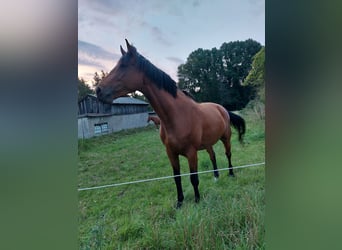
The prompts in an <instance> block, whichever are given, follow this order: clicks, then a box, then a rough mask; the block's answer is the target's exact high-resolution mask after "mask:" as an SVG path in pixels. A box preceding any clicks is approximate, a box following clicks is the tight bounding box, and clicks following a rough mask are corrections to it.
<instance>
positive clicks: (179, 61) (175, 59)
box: [166, 56, 184, 64]
mask: <svg viewBox="0 0 342 250" xmlns="http://www.w3.org/2000/svg"><path fill="white" fill-rule="evenodd" d="M166 59H167V60H169V61H171V62H174V63H176V64H182V63H184V60H182V59H180V58H178V57H174V56H169V57H167V58H166Z"/></svg>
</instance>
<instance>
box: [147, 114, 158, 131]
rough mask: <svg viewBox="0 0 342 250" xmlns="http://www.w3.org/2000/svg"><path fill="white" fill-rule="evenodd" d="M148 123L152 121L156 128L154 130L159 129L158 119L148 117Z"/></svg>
mask: <svg viewBox="0 0 342 250" xmlns="http://www.w3.org/2000/svg"><path fill="white" fill-rule="evenodd" d="M150 121H153V123H154V125H155V126H156V128H157V129H159V126H160V119H159V117H158V116H152V115H149V116H148V118H147V122H148V123H149V122H150Z"/></svg>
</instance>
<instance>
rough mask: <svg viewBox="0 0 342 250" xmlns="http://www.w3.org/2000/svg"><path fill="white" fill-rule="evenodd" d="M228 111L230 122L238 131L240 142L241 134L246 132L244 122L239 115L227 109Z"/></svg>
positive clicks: (241, 140)
mask: <svg viewBox="0 0 342 250" xmlns="http://www.w3.org/2000/svg"><path fill="white" fill-rule="evenodd" d="M228 113H229V116H230V123H231V125H232V126H233V127H234V128H235V129H236V130H237V131H238V132H239V141H240V143H241V144H242V143H243V135H244V134H245V132H246V122H245V120H244V119H243V118H242V117H241V116H239V115H237V114H234V113H232V112H230V111H228Z"/></svg>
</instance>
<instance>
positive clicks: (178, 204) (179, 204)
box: [176, 201, 183, 209]
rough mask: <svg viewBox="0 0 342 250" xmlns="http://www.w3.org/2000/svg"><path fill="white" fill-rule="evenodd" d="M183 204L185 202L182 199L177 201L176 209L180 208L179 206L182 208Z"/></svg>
mask: <svg viewBox="0 0 342 250" xmlns="http://www.w3.org/2000/svg"><path fill="white" fill-rule="evenodd" d="M182 204H183V202H181V201H177V204H176V209H179V208H181V207H182Z"/></svg>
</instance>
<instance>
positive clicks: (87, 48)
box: [78, 40, 120, 80]
mask: <svg viewBox="0 0 342 250" xmlns="http://www.w3.org/2000/svg"><path fill="white" fill-rule="evenodd" d="M119 59H120V55H118V54H115V53H111V52H109V51H106V50H105V49H103V48H101V47H100V46H97V45H95V44H92V43H88V42H85V41H81V40H78V68H79V76H80V77H83V78H84V79H85V80H89V77H90V76H91V75H93V73H95V71H101V70H103V71H105V72H108V71H110V69H111V68H112V67H113V65H114V63H115V61H118V60H119ZM89 72H91V73H89Z"/></svg>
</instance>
